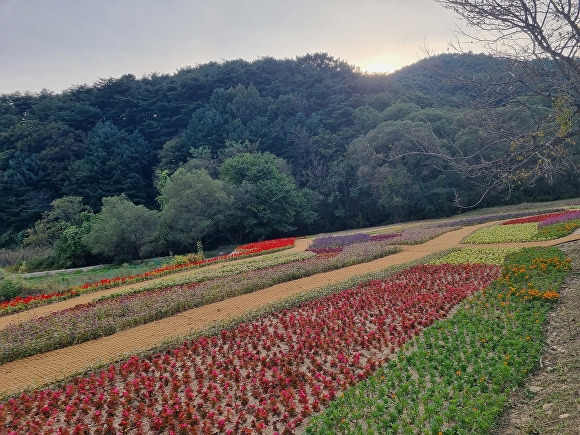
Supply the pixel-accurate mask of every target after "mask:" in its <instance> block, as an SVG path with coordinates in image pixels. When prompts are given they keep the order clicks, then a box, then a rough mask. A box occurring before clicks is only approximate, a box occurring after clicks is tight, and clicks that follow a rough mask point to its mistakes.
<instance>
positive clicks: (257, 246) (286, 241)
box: [234, 237, 296, 255]
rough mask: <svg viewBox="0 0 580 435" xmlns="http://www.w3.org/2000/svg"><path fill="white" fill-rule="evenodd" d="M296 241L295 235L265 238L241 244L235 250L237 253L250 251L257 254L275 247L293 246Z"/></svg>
mask: <svg viewBox="0 0 580 435" xmlns="http://www.w3.org/2000/svg"><path fill="white" fill-rule="evenodd" d="M295 241H296V238H295V237H287V238H283V239H274V240H265V241H262V242H253V243H248V244H246V245H241V246H238V247H237V248H236V250H235V251H234V252H237V253H242V252H243V253H245V254H246V255H247V254H248V253H252V254H256V253H260V252H263V251H271V250H275V249H282V248H287V247H289V246H293V245H294V242H295Z"/></svg>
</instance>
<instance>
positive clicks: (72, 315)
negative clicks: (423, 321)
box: [0, 242, 398, 362]
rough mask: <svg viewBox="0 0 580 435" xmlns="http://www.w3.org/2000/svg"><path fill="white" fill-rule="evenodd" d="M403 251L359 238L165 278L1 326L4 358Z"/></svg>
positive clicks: (0, 353) (0, 346)
mask: <svg viewBox="0 0 580 435" xmlns="http://www.w3.org/2000/svg"><path fill="white" fill-rule="evenodd" d="M397 251H398V250H397V249H396V248H394V247H392V246H390V245H389V244H388V243H387V242H367V243H359V244H355V245H351V246H349V247H347V248H346V249H344V251H343V252H341V253H340V254H339V255H337V256H334V257H331V258H324V257H310V256H309V254H300V255H301V257H304V256H306V257H308V258H301V259H299V260H296V261H292V262H287V261H285V258H286V257H281V259H280V260H279V263H275V262H269V263H266V265H262V267H259V264H260V263H254V264H256V266H257V267H255V268H249V269H246V270H244V271H243V272H242V271H240V270H239V269H234V271H235V272H236V273H231V274H228V275H227V276H224V277H220V278H215V279H208V280H207V281H203V282H199V281H198V279H199V277H198V276H195V275H194V276H192V277H191V278H188V279H182V280H181V282H180V283H179V284H175V285H168V284H167V283H164V284H162V286H160V287H154V288H149V289H148V288H144V289H139V290H137V291H135V292H133V293H127V294H122V295H118V296H117V295H113V296H112V297H109V298H106V299H103V300H97V301H94V302H91V303H88V304H79V305H76V306H75V307H73V308H70V309H67V310H63V311H57V312H54V313H51V314H48V315H46V316H43V317H40V318H32V319H30V320H27V321H24V322H21V323H17V324H9V325H8V326H7V327H6V328H4V329H2V330H0V362H8V361H14V360H16V359H20V358H24V357H27V356H31V355H35V354H37V353H42V352H48V351H50V350H55V349H59V348H62V347H66V346H70V345H73V344H78V343H83V342H85V341H89V340H92V339H95V338H99V337H103V336H107V335H111V334H114V333H115V332H118V331H122V330H124V329H128V328H130V327H133V326H137V325H141V324H144V323H147V322H151V321H155V320H159V319H162V318H165V317H168V316H171V315H174V314H177V313H180V312H183V311H185V310H188V309H191V308H195V307H199V306H202V305H205V304H208V303H212V302H216V301H221V300H224V299H227V298H230V297H233V296H237V295H240V294H245V293H250V292H252V291H255V290H258V289H262V288H265V287H269V286H271V285H274V284H277V283H280V282H285V281H289V280H292V279H297V278H301V277H304V276H310V275H313V274H315V273H321V272H325V271H328V270H334V269H338V268H341V267H345V266H349V265H352V264H357V263H361V262H365V261H370V260H373V259H375V258H379V257H383V256H386V255H389V254H392V253H395V252H397ZM275 259H276V257H275V258H274V260H275ZM270 261H272V260H270ZM234 271H232V272H234ZM202 278H203V276H202Z"/></svg>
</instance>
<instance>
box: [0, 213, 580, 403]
mask: <svg viewBox="0 0 580 435" xmlns="http://www.w3.org/2000/svg"><path fill="white" fill-rule="evenodd" d="M491 224H493V223H486V224H481V225H476V226H471V227H466V228H462V229H459V230H455V231H450V232H448V233H446V234H443V235H441V236H439V237H437V238H435V239H432V240H430V241H428V242H426V243H423V244H421V245H412V246H405V247H404V250H403V251H402V252H400V253H397V254H394V255H391V256H388V257H384V258H380V259H378V260H374V261H371V262H368V263H363V264H358V265H354V266H349V267H345V268H343V269H340V270H336V271H331V272H326V273H321V274H318V275H314V276H310V277H306V278H301V279H298V280H294V281H290V282H286V283H282V284H278V285H275V286H273V287H269V288H266V289H263V290H258V291H256V292H253V293H250V294H247V295H242V296H237V297H234V298H231V299H228V300H225V301H222V302H217V303H213V304H209V305H206V306H203V307H199V308H195V309H192V310H189V311H186V312H183V313H181V314H178V315H176V316H173V317H170V318H167V319H163V320H159V321H156V322H152V323H149V324H146V325H142V326H138V327H135V328H131V329H128V330H126V331H122V332H119V333H117V334H114V335H112V336H109V337H103V338H100V339H97V340H93V341H90V342H87V343H83V344H79V345H75V346H70V347H67V348H64V349H59V350H56V351H52V352H47V353H44V354H40V355H35V356H32V357H29V358H25V359H22V360H18V361H13V362H10V363H7V364H2V365H0V394H9V393H12V392H17V391H20V390H23V389H25V388H28V387H37V386H40V385H44V384H46V383H49V382H52V381H55V380H58V379H61V378H63V377H66V376H69V375H71V374H74V373H78V372H80V371H83V370H86V369H88V368H90V367H92V366H95V365H97V364H100V363H105V362H109V361H114V360H118V359H120V358H122V357H124V356H127V355H129V354H134V353H136V352H139V351H144V350H147V349H150V348H152V347H154V346H155V345H159V344H161V343H162V342H163V341H165V340H168V339H170V338H172V337H178V336H183V335H185V334H187V333H190V332H192V331H194V330H196V329H201V328H204V327H206V326H210V325H211V324H212V323H214V322H217V321H222V320H226V319H228V318H231V317H233V316H238V315H241V314H243V313H245V312H247V311H248V310H251V309H255V308H258V307H260V306H263V305H265V304H268V303H271V302H274V301H277V300H281V299H285V298H287V297H289V296H292V295H295V294H298V293H302V292H304V291H307V290H310V289H313V288H317V287H322V286H325V285H327V284H331V283H337V282H339V281H343V280H345V279H347V278H349V277H352V276H355V275H360V274H364V273H368V272H372V271H377V270H381V269H384V268H386V267H388V266H392V265H396V264H403V263H406V262H409V261H413V260H417V259H419V258H421V257H424V256H425V255H428V254H431V253H433V252H436V251H439V250H443V249H449V248H453V247H457V246H460V241H461V239H463V237H465V236H466V235H467V234H469V233H471V232H472V231H474V230H476V229H478V228H480V227H483V226H487V225H491ZM572 240H580V234H575V235H572V236H568V237H566V238H562V239H558V240H553V241H548V242H535V243H524V244H522V243H516V244H502V245H499V246H505V247H520V246H539V245H555V244H559V243H563V242H566V241H572ZM462 246H465V245H462ZM478 246H479V245H478ZM494 246H498V245H494ZM296 249H299V247H298V246H297V247H296ZM116 290H117V291H118V288H117V289H116ZM91 295H92V296H93V297H95V293H93V294H91ZM74 300H76V298H75V299H74ZM65 302H66V301H65Z"/></svg>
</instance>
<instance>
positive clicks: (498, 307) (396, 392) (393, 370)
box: [0, 213, 577, 435]
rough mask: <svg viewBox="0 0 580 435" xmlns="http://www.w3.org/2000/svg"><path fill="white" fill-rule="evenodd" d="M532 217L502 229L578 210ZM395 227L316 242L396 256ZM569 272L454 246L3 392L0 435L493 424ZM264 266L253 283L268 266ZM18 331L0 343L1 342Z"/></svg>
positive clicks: (543, 257)
mask: <svg viewBox="0 0 580 435" xmlns="http://www.w3.org/2000/svg"><path fill="white" fill-rule="evenodd" d="M529 219H530V221H529V222H512V223H509V224H508V225H505V227H515V228H517V227H519V226H521V225H528V224H531V225H534V228H535V229H536V233H535V234H537V232H538V231H539V229H541V227H542V226H544V227H552V228H554V227H553V226H554V225H564V226H569V225H570V222H573V223H574V221H575V220H576V219H577V216H575V215H574V214H572V213H567V214H566V213H557V214H554V215H551V216H548V217H544V218H538V217H530V218H529ZM544 223H545V224H544ZM494 228H495V227H494ZM429 231H431V233H429V234H434V235H436V234H440V233H441V232H445V231H449V229H444V230H442V229H441V228H432V229H430V230H429ZM494 231H496V230H495V229H494ZM550 231H552V230H550ZM558 231H560V233H562V234H563V233H565V232H568V233H569V232H570V228H564V229H563V230H560V229H559V230H558ZM401 234H403V233H396V232H395V233H385V234H373V235H369V234H366V235H356V234H355V235H348V236H344V237H343V236H340V237H332V236H329V237H326V239H324V238H320V240H317V241H318V246H316V243H314V244H313V247H312V251H314V252H318V254H317V256H319V257H318V259H317V260H316V261H322V262H324V261H327V260H331V261H345V260H344V259H345V258H346V259H348V258H350V257H364V258H367V257H368V258H374V257H376V256H377V255H379V256H381V255H386V254H387V253H389V252H392V250H393V248H392V246H391V244H396V243H393V241H394V240H396V239H397V238H398V239H399V240H402V239H404V238H401ZM407 234H412V232H407ZM413 237H415V236H413ZM429 237H432V236H429ZM534 237H535V236H533V237H532V238H534ZM528 239H529V237H528ZM415 240H417V241H420V240H421V239H420V237H416V239H415ZM457 240H459V238H458V239H457ZM411 243H413V242H411ZM415 243H417V242H415ZM486 243H489V242H486ZM379 246H380V249H379V251H380V253H378V251H375V248H377V247H379ZM248 248H249V249H252V246H251V245H250V246H249V247H248ZM311 255H312V254H311ZM373 256H374V257H373ZM506 256H507V260H506V261H505V263H504V258H506ZM341 258H342V259H343V260H340V259H341ZM305 261H307V262H308V261H310V260H305ZM349 261H350V260H349ZM347 263H348V261H346V263H345V264H347ZM276 267H277V266H276ZM293 267H294V266H292V267H291V269H292V268H293ZM313 267H314V266H313ZM316 267H317V266H316ZM316 267H314V269H313V271H314V273H316ZM569 267H570V263H569V261H567V260H566V259H565V257H564V256H563V254H562V253H561V251H559V250H557V249H552V250H542V249H533V250H523V251H522V250H516V249H515V248H509V249H507V248H503V249H501V250H498V249H495V248H488V247H486V248H463V249H460V250H456V251H455V252H451V253H448V254H447V255H445V256H443V255H441V256H439V258H438V259H437V260H436V261H433V262H432V264H424V265H417V266H413V267H408V268H407V269H404V270H403V271H401V272H399V273H396V274H394V275H391V276H389V277H388V278H384V279H380V280H373V281H369V282H366V281H364V282H361V283H360V284H359V285H356V286H353V287H349V288H347V289H346V290H341V291H339V292H331V293H330V294H329V295H326V296H324V297H320V296H318V297H317V298H315V299H312V300H308V301H306V302H301V303H298V304H296V303H292V307H291V308H288V305H287V308H285V309H282V310H280V311H275V312H272V313H271V314H267V315H263V316H261V317H258V318H256V319H255V320H251V321H246V322H242V323H239V322H235V325H236V326H230V327H227V328H223V329H221V330H220V331H218V332H217V333H216V334H215V335H213V334H212V335H206V336H201V337H199V338H196V339H193V340H190V341H187V342H185V343H183V344H181V345H179V346H175V345H174V346H171V347H167V348H166V350H164V351H162V352H158V353H149V354H147V355H143V356H132V357H130V358H128V359H124V360H122V361H120V362H119V363H116V364H111V365H109V366H105V367H104V368H102V369H98V370H96V371H93V372H89V373H88V374H86V375H82V376H80V375H79V376H76V377H74V378H71V379H68V380H66V381H64V382H62V383H60V384H58V385H53V386H47V387H45V388H43V389H40V388H39V389H32V390H29V391H26V392H25V393H19V394H17V395H13V396H12V397H10V398H8V399H5V400H4V401H2V402H0V434H10V435H13V434H19V433H103V434H104V433H131V434H139V433H167V434H170V433H184V434H186V433H192V434H202V433H211V434H214V433H215V434H218V433H225V434H234V433H242V434H243V433H247V434H250V433H265V434H266V433H268V434H274V433H286V434H291V433H302V432H304V431H307V432H308V433H321V434H322V433H323V434H327V433H328V434H331V433H332V434H334V433H391V432H392V433H444V434H446V433H449V434H451V433H488V432H489V431H490V430H491V428H493V426H494V423H495V422H496V420H497V417H498V415H499V414H500V413H501V410H502V409H503V407H504V406H505V403H506V400H507V399H506V397H507V393H509V391H510V390H511V389H512V388H515V387H517V386H518V385H520V384H521V382H522V381H523V380H524V379H525V378H526V376H527V374H528V373H529V372H530V371H531V369H532V368H533V367H534V365H535V364H536V363H537V360H538V357H539V356H538V355H539V351H540V350H541V348H542V325H543V322H544V320H545V318H546V313H547V312H548V310H549V308H550V304H551V303H553V302H554V301H555V300H557V299H558V288H559V286H560V285H561V283H562V280H563V277H564V276H565V275H566V273H567V270H568V269H569ZM287 269H288V265H281V270H287ZM263 272H264V274H263V275H259V274H258V275H256V276H258V278H257V281H264V282H266V281H267V280H268V279H270V278H271V277H272V275H275V274H276V273H273V269H271V268H266V269H264V271H263ZM254 273H255V272H252V274H254ZM283 273H284V274H287V271H285V272H283ZM293 274H294V272H291V273H290V274H289V275H288V276H287V277H285V278H283V279H284V280H286V279H293V278H292V276H294V275H293ZM500 276H501V278H500ZM241 282H243V280H241V279H240V278H238V277H237V276H236V275H232V279H231V280H229V281H224V282H223V284H222V286H225V287H228V288H227V289H224V290H223V291H220V292H223V293H224V295H225V297H228V295H229V294H233V293H232V291H233V290H231V289H230V288H233V287H236V286H237V285H239V284H240V283H241ZM201 284H203V283H189V284H183V285H182V287H183V288H182V290H183V291H184V293H183V294H181V296H179V297H177V299H183V297H187V294H188V293H190V294H194V295H195V294H197V293H196V292H197V290H198V288H199V286H200V285H201ZM252 285H254V284H252ZM163 292H165V289H155V290H146V291H143V290H140V291H138V292H136V293H135V294H134V295H131V296H136V297H141V298H142V300H143V302H144V303H145V305H144V308H143V310H142V311H143V313H144V315H145V316H148V315H153V316H155V314H150V313H149V311H154V310H151V309H150V308H151V307H153V306H154V305H155V303H154V302H153V301H155V300H157V305H158V306H159V307H163V306H166V305H167V303H166V302H165V301H162V300H160V299H158V298H159V297H160V295H161V294H162V293H163ZM169 293H171V291H170V292H169ZM234 293H235V292H234ZM175 294H177V293H175ZM313 294H314V293H313ZM110 301H117V302H119V303H120V305H114V307H113V308H111V310H112V311H111V313H110V314H111V315H113V316H115V315H117V314H119V313H120V314H121V317H123V316H124V315H125V316H128V313H129V311H124V310H125V309H126V308H128V305H127V304H126V303H125V300H124V296H123V297H120V298H113V299H109V300H104V301H99V302H98V303H97V304H96V305H99V304H103V306H105V305H104V304H105V303H108V302H110ZM117 302H116V303H117ZM151 304H153V305H151ZM80 309H84V307H81V308H80ZM451 310H453V312H454V314H453V316H450V317H448V314H449V312H450V311H451ZM75 315H76V317H82V316H80V315H79V314H78V313H76V314H73V317H74V316H75ZM129 317H130V316H129ZM103 318H111V316H109V315H106V316H105V317H103ZM55 325H56V326H55V329H53V330H51V331H49V334H48V335H52V336H56V337H57V338H58V336H59V334H60V333H61V332H62V329H63V328H59V327H58V321H57V322H56V323H55ZM41 329H44V328H41ZM76 329H78V330H79V332H83V331H84V330H87V331H88V330H90V327H88V326H86V325H85V326H80V327H79V326H77V327H76ZM47 331H48V329H47ZM0 332H2V331H0ZM14 341H18V340H17V339H16V338H15V337H12V338H10V339H7V338H0V345H2V346H6V344H7V343H8V342H14ZM23 341H25V340H23ZM73 341H74V340H73ZM65 345H66V344H65ZM2 346H0V347H2ZM361 381H362V382H363V383H361Z"/></svg>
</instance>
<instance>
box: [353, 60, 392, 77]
mask: <svg viewBox="0 0 580 435" xmlns="http://www.w3.org/2000/svg"><path fill="white" fill-rule="evenodd" d="M396 69H397V68H396V67H395V66H393V65H391V64H390V63H387V62H381V61H379V62H373V63H369V64H368V65H364V66H361V70H362V71H363V72H364V73H367V74H389V73H392V72H393V71H395V70H396Z"/></svg>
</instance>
